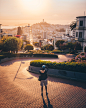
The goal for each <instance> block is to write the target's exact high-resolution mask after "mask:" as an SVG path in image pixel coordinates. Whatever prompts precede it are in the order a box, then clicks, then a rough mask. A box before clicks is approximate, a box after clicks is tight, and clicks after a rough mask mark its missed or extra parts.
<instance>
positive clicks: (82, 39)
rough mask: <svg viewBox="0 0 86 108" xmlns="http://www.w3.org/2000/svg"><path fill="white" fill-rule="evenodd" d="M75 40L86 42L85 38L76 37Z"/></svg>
mask: <svg viewBox="0 0 86 108" xmlns="http://www.w3.org/2000/svg"><path fill="white" fill-rule="evenodd" d="M75 40H76V41H79V42H84V41H85V39H84V38H77V37H76V38H75Z"/></svg>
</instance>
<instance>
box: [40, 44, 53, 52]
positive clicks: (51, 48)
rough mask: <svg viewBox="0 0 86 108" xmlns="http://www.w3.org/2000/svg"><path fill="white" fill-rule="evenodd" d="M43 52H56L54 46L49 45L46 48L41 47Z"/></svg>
mask: <svg viewBox="0 0 86 108" xmlns="http://www.w3.org/2000/svg"><path fill="white" fill-rule="evenodd" d="M41 50H49V51H52V50H54V46H53V45H50V44H48V45H45V46H43V47H41Z"/></svg>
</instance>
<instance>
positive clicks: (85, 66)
mask: <svg viewBox="0 0 86 108" xmlns="http://www.w3.org/2000/svg"><path fill="white" fill-rule="evenodd" d="M30 65H31V66H36V67H41V66H42V65H47V66H48V67H49V68H51V69H60V70H68V71H75V72H82V73H86V63H78V62H66V63H65V62H59V63H56V62H51V61H43V60H33V61H31V62H30Z"/></svg>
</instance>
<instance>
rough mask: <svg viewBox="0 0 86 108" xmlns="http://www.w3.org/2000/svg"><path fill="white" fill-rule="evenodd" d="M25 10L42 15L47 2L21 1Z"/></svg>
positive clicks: (37, 0) (36, 0)
mask: <svg viewBox="0 0 86 108" xmlns="http://www.w3.org/2000/svg"><path fill="white" fill-rule="evenodd" d="M21 1H22V6H23V9H24V10H26V11H29V12H31V13H32V14H33V13H36V12H37V13H40V12H41V11H42V10H43V8H45V6H44V1H45V0H21Z"/></svg>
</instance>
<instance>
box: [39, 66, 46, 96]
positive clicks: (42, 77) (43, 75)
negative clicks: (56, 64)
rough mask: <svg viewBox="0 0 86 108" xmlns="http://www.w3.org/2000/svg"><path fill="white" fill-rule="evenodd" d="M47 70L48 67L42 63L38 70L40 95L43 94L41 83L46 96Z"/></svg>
mask: <svg viewBox="0 0 86 108" xmlns="http://www.w3.org/2000/svg"><path fill="white" fill-rule="evenodd" d="M47 71H48V68H47V67H46V66H45V65H42V69H41V70H39V73H40V85H41V95H42V96H43V85H44V86H45V90H46V96H47V95H48V92H47Z"/></svg>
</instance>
